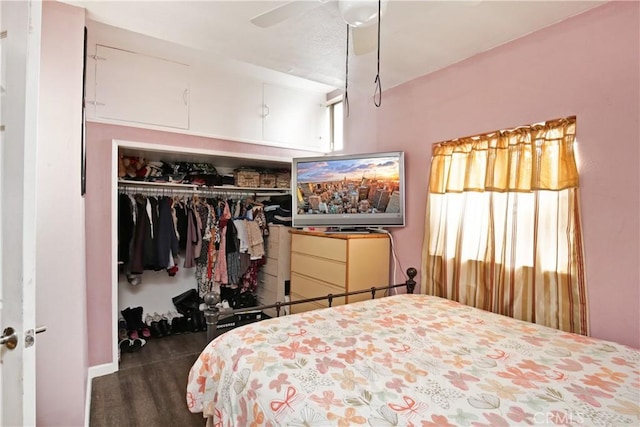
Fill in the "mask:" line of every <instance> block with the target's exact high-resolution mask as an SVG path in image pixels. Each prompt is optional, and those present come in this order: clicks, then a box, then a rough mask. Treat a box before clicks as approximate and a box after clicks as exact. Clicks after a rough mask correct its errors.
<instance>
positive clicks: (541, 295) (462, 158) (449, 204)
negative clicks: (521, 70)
mask: <svg viewBox="0 0 640 427" xmlns="http://www.w3.org/2000/svg"><path fill="white" fill-rule="evenodd" d="M575 128H576V120H575V117H570V118H567V119H560V120H554V121H550V122H546V123H542V124H537V125H532V126H524V127H520V128H517V129H512V130H503V131H498V132H493V133H490V134H485V135H478V136H475V137H470V138H462V139H456V140H453V141H447V142H443V143H439V144H435V145H434V147H433V157H432V160H431V171H430V180H429V194H428V199H427V212H426V215H427V218H426V229H425V240H424V248H423V254H424V256H423V271H424V272H425V274H423V275H422V285H423V287H422V289H423V292H426V293H428V294H431V295H437V296H441V297H445V298H449V299H452V300H455V301H458V302H461V303H463V304H467V305H471V306H474V307H478V308H482V309H484V310H487V311H492V312H495V313H500V314H504V315H507V316H511V317H515V318H517V319H521V320H527V321H530V322H534V323H539V324H543V325H546V326H549V327H553V328H557V329H562V330H565V331H569V332H575V333H580V334H584V335H586V334H587V333H588V313H587V303H586V285H585V277H584V261H583V260H584V257H583V256H582V232H581V225H580V209H579V202H578V201H579V185H578V170H577V166H576V162H575V158H574V143H575Z"/></svg>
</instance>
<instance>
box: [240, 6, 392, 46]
mask: <svg viewBox="0 0 640 427" xmlns="http://www.w3.org/2000/svg"><path fill="white" fill-rule="evenodd" d="M387 3H388V0H382V3H381V7H380V11H381V12H380V16H384V12H385V10H386V6H387ZM318 7H337V8H338V10H339V12H340V16H342V19H344V21H345V22H346V23H347V24H349V27H350V29H351V37H352V39H353V51H354V54H356V55H363V54H365V53H369V52H372V51H373V50H375V48H376V45H377V28H376V26H375V25H373V24H375V23H377V22H378V0H293V1H289V2H288V3H285V4H283V5H280V6H277V7H275V8H273V9H271V10H268V11H266V12H264V13H261V14H260V15H257V16H255V17H253V18H252V19H251V22H252V23H253V24H254V25H257V26H258V27H262V28H267V27H271V26H274V25H276V24H279V23H281V22H284V21H286V20H288V19H293V18H295V17H297V16H299V15H302V14H303V13H306V12H309V11H311V10H313V9H316V8H318Z"/></svg>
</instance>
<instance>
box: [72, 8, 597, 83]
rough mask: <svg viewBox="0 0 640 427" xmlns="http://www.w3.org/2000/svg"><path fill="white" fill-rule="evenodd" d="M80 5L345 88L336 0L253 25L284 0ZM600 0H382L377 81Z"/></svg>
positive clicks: (363, 74)
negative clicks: (272, 22)
mask: <svg viewBox="0 0 640 427" xmlns="http://www.w3.org/2000/svg"><path fill="white" fill-rule="evenodd" d="M64 1H65V2H66V3H70V4H73V5H76V6H80V7H84V8H86V9H87V17H88V18H89V19H91V20H94V21H97V22H101V23H104V24H107V25H111V26H115V27H120V28H123V29H126V30H130V31H134V32H137V33H141V34H144V35H147V36H151V37H155V38H159V39H163V40H167V41H171V42H174V43H177V44H180V45H184V46H188V47H191V48H195V49H198V50H202V51H206V52H208V53H209V54H210V55H218V56H219V57H227V58H231V59H236V60H240V61H244V62H248V63H251V64H254V65H258V66H261V67H265V68H268V69H272V70H276V71H280V72H284V73H289V74H292V75H295V76H298V77H302V78H305V79H309V80H312V81H315V82H319V83H323V84H327V85H330V86H332V87H338V88H341V87H344V80H345V53H346V29H347V26H346V24H345V22H344V21H343V20H342V18H341V16H340V13H339V10H338V7H337V3H336V0H297V1H306V2H312V3H313V6H315V7H306V8H304V9H306V11H305V12H303V13H301V14H298V15H296V16H294V17H292V18H290V19H287V20H285V21H283V22H281V23H279V24H276V25H273V26H270V27H267V28H260V27H258V26H256V25H254V24H252V23H251V18H253V17H255V16H257V15H259V14H261V13H264V12H266V11H268V10H270V9H273V8H274V7H277V6H280V5H283V4H285V3H288V1H272V0H263V1H244V0H235V1H220V0H218V1H206V0H191V1H179V2H174V1H153V0H145V1H104V0H64ZM602 3H604V2H603V1H574V0H569V1H559V0H555V1H541V0H536V1H488V0H473V1H461V0H458V1H455V0H450V1H434V0H416V1H405V0H389V3H388V5H387V9H386V12H385V13H384V14H383V17H382V24H381V47H380V74H381V80H382V84H383V89H388V88H391V87H394V86H397V85H399V84H402V83H404V82H406V81H408V80H411V79H414V78H416V77H419V76H422V75H424V74H428V73H430V72H432V71H435V70H438V69H442V68H444V67H446V66H448V65H451V64H454V63H456V62H459V61H461V60H463V59H465V58H468V57H471V56H473V55H475V54H478V53H480V52H484V51H486V50H489V49H491V48H494V47H496V46H499V45H502V44H504V43H507V42H509V41H511V40H514V39H516V38H519V37H522V36H524V35H526V34H529V33H531V32H533V31H536V30H539V29H542V28H544V27H547V26H549V25H551V24H554V23H556V22H559V21H562V20H564V19H566V18H568V17H571V16H574V15H577V14H579V13H582V12H584V11H586V10H588V9H591V8H593V7H596V6H599V5H601V4H602ZM369 29H370V31H371V36H372V39H371V41H372V42H373V50H372V51H371V52H369V53H366V54H362V55H353V48H352V47H350V51H351V52H352V53H351V54H350V59H349V86H350V87H352V85H353V83H354V82H366V84H367V85H369V86H370V87H371V88H372V90H373V88H374V79H375V76H376V62H377V61H376V58H377V55H376V50H375V45H376V43H375V42H376V30H377V26H376V25H375V24H374V25H373V26H371V27H370V28H369Z"/></svg>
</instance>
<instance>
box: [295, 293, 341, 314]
mask: <svg viewBox="0 0 640 427" xmlns="http://www.w3.org/2000/svg"><path fill="white" fill-rule="evenodd" d="M306 298H308V297H303V296H300V295H298V294H295V293H291V301H300V300H303V299H306ZM343 304H344V298H334V299H333V302H332V304H331V306H332V307H335V306H336V305H343ZM327 307H329V303H328V302H327V300H326V299H325V300H322V301H313V302H305V303H302V304H294V305H292V306H291V314H296V313H303V312H305V311H309V310H317V309H319V308H327Z"/></svg>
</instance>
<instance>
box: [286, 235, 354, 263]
mask: <svg viewBox="0 0 640 427" xmlns="http://www.w3.org/2000/svg"><path fill="white" fill-rule="evenodd" d="M291 252H296V253H302V254H307V255H311V256H314V257H320V258H326V259H330V260H334V261H340V262H346V261H347V241H346V240H343V239H333V238H330V237H318V236H305V235H300V234H294V235H293V236H291Z"/></svg>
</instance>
